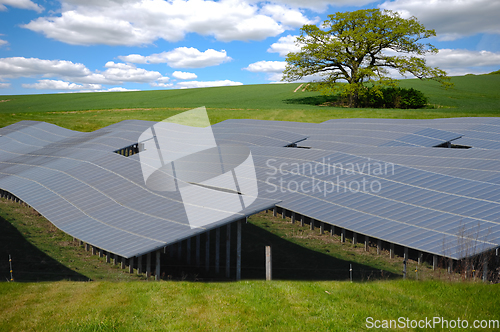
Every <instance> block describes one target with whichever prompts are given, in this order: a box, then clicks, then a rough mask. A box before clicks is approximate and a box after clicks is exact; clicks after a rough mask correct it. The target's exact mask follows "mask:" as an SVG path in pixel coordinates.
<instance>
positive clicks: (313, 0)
mask: <svg viewBox="0 0 500 332" xmlns="http://www.w3.org/2000/svg"><path fill="white" fill-rule="evenodd" d="M251 2H261V1H260V0H253V1H251ZM272 2H273V3H281V4H284V5H288V6H290V7H294V8H307V9H311V10H314V11H317V12H323V11H325V10H326V9H328V6H329V5H333V6H362V5H366V4H369V3H371V2H374V1H373V0H308V1H304V0H273V1H272Z"/></svg>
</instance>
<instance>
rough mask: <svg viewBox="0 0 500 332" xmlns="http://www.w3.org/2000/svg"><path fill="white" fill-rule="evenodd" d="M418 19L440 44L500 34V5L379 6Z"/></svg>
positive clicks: (453, 0) (424, 0)
mask: <svg viewBox="0 0 500 332" xmlns="http://www.w3.org/2000/svg"><path fill="white" fill-rule="evenodd" d="M380 7H381V8H383V9H390V10H394V11H398V12H400V13H401V14H402V16H403V17H410V16H415V17H417V19H418V20H419V21H420V22H421V23H422V24H423V25H424V26H425V27H426V28H428V29H435V30H436V33H437V34H438V38H439V39H441V40H455V39H458V38H461V37H463V36H471V35H475V34H478V33H493V34H500V20H499V19H498V13H500V1H496V0H495V1H492V0H468V1H463V0H462V1H460V0H433V1H428V0H395V1H386V2H384V3H383V4H381V5H380Z"/></svg>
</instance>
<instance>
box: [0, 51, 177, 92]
mask: <svg viewBox="0 0 500 332" xmlns="http://www.w3.org/2000/svg"><path fill="white" fill-rule="evenodd" d="M104 67H105V68H106V70H104V71H102V72H101V71H93V72H92V71H90V70H89V69H88V68H87V67H85V65H83V64H81V63H73V62H71V61H65V60H43V59H38V58H23V57H14V58H0V80H1V79H5V78H19V77H36V76H41V77H44V78H62V79H64V80H66V81H71V82H74V83H79V84H84V85H85V84H113V85H114V84H121V83H124V82H134V83H154V82H157V83H165V82H167V81H168V80H169V78H168V77H165V76H163V75H162V74H160V73H159V72H157V71H149V70H146V69H143V68H137V67H135V66H134V65H132V64H125V63H114V62H112V61H109V62H108V63H106V64H105V66H104ZM56 82H57V80H42V81H40V82H39V83H40V84H38V83H35V84H32V85H30V86H29V87H31V88H37V86H43V85H49V84H52V85H51V86H53V87H54V86H57V89H68V88H71V87H73V86H71V85H66V86H63V85H62V83H60V82H61V81H59V83H56ZM37 84H38V85H37ZM56 84H59V85H56ZM68 84H73V83H68ZM79 88H80V89H81V87H79ZM75 89H76V88H75ZM84 89H85V87H84Z"/></svg>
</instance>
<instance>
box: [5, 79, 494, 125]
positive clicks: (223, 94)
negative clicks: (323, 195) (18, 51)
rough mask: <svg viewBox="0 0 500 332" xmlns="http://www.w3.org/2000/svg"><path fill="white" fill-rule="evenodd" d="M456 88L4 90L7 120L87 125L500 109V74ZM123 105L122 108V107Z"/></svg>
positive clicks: (421, 84)
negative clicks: (384, 101)
mask: <svg viewBox="0 0 500 332" xmlns="http://www.w3.org/2000/svg"><path fill="white" fill-rule="evenodd" d="M452 82H453V83H455V87H454V88H453V89H448V90H445V89H443V88H441V87H440V86H439V84H437V83H436V82H432V81H419V80H413V79H412V80H403V81H401V86H402V87H414V88H416V89H418V90H421V91H423V92H424V93H425V94H426V95H427V96H428V97H429V99H430V104H431V107H433V108H427V109H419V110H400V109H366V108H359V109H353V108H338V107H337V108H336V107H324V106H318V104H321V103H322V102H324V100H325V96H321V95H319V93H317V92H310V91H305V92H302V91H301V90H298V91H297V92H295V93H294V92H293V91H294V90H295V88H296V87H297V86H298V84H265V85H247V86H234V87H217V88H203V89H188V90H158V91H140V92H135V91H134V92H108V93H77V94H52V95H19V96H2V97H0V100H2V101H3V102H0V127H3V126H7V125H9V124H12V123H16V122H18V121H20V120H37V121H46V122H50V123H54V124H57V125H60V126H62V127H66V128H69V129H74V130H80V131H93V130H96V129H98V128H102V127H104V126H107V125H110V124H112V123H115V122H118V121H122V120H126V119H140V120H151V121H160V120H163V119H165V118H167V117H169V116H172V115H174V114H177V113H179V112H181V111H184V110H186V109H190V108H194V107H199V106H206V107H207V108H208V111H209V116H210V120H211V122H212V123H217V122H220V121H223V120H226V119H262V120H283V121H300V122H322V121H325V120H329V119H335V118H360V117H363V118H407V119H427V118H446V117H466V116H499V115H500V103H499V102H498V101H499V99H500V92H499V89H498V86H500V75H477V76H476V75H468V76H460V77H453V78H452ZM117 110H119V111H117Z"/></svg>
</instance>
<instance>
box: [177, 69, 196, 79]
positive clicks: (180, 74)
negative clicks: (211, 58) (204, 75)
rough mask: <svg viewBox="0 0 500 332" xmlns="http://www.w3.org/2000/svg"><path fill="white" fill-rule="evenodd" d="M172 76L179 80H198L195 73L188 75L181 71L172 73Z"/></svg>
mask: <svg viewBox="0 0 500 332" xmlns="http://www.w3.org/2000/svg"><path fill="white" fill-rule="evenodd" d="M172 76H173V77H175V78H177V79H180V80H194V79H195V78H198V76H197V75H196V74H195V73H188V72H182V71H174V72H173V73H172Z"/></svg>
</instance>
